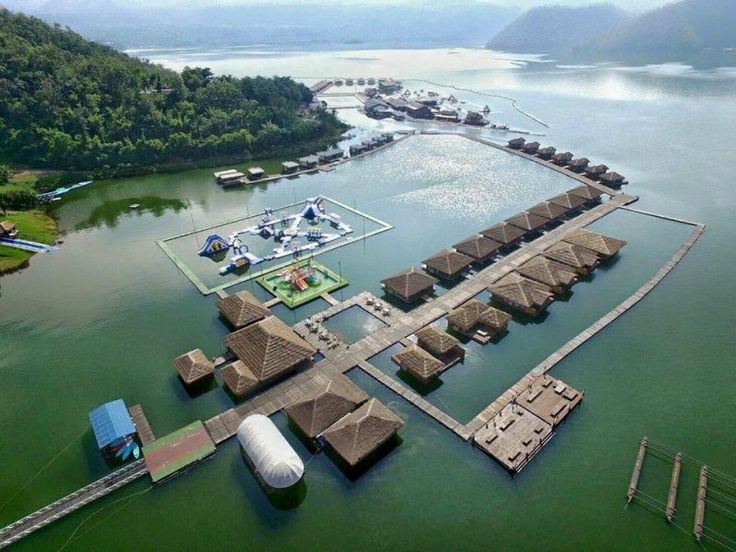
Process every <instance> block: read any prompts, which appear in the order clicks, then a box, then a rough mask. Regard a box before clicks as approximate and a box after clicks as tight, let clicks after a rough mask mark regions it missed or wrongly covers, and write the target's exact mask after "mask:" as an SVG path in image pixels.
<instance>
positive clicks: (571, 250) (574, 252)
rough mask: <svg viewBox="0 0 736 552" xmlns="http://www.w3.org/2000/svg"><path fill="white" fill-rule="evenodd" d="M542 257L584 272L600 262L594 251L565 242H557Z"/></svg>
mask: <svg viewBox="0 0 736 552" xmlns="http://www.w3.org/2000/svg"><path fill="white" fill-rule="evenodd" d="M542 255H544V256H545V257H547V258H548V259H552V260H553V261H557V262H559V263H562V264H566V265H568V266H571V267H573V268H576V269H585V271H586V272H587V271H590V270H592V269H594V268H595V267H596V266H598V263H599V262H600V260H599V259H598V256H597V255H596V254H595V252H594V251H591V250H590V249H588V248H587V247H580V246H579V245H573V244H571V243H567V242H565V241H561V242H557V243H556V244H554V245H553V246H552V247H550V248H549V249H547V250H546V251H545V252H544V253H542Z"/></svg>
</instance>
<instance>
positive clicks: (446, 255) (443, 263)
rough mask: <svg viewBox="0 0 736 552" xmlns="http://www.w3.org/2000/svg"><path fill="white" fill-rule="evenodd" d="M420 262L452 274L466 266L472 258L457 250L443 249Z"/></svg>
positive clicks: (449, 274) (470, 262)
mask: <svg viewBox="0 0 736 552" xmlns="http://www.w3.org/2000/svg"><path fill="white" fill-rule="evenodd" d="M422 262H423V263H424V264H425V265H427V266H428V267H429V268H433V269H434V270H436V271H437V272H440V273H442V274H446V275H448V276H453V275H455V274H457V273H458V272H461V271H462V270H464V269H466V268H468V267H469V266H470V265H471V264H472V263H473V259H472V258H470V257H468V256H467V255H463V254H462V253H458V252H457V251H450V250H445V251H440V252H439V253H437V254H436V255H433V256H432V257H430V258H429V259H425V260H424V261H422Z"/></svg>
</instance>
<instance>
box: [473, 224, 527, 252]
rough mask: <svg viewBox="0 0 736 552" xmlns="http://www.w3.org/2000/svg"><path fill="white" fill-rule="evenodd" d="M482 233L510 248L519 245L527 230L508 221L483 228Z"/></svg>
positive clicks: (485, 236)
mask: <svg viewBox="0 0 736 552" xmlns="http://www.w3.org/2000/svg"><path fill="white" fill-rule="evenodd" d="M481 235H482V236H483V237H484V238H488V239H489V240H493V241H496V242H498V243H500V244H501V245H502V246H503V247H504V248H510V247H513V246H515V245H517V244H518V243H519V242H520V241H521V240H522V239H523V238H524V236H525V235H526V231H525V230H523V229H521V228H519V227H518V226H514V225H513V224H509V223H508V222H500V223H498V224H494V225H493V226H491V227H490V228H486V229H485V230H483V231H482V232H481Z"/></svg>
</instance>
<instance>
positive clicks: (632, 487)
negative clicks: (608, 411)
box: [627, 437, 649, 502]
mask: <svg viewBox="0 0 736 552" xmlns="http://www.w3.org/2000/svg"><path fill="white" fill-rule="evenodd" d="M648 445H649V440H648V439H647V438H646V437H644V438H642V440H641V444H640V445H639V454H637V455H636V463H635V464H634V470H633V471H632V472H631V481H630V482H629V492H628V493H627V496H628V498H629V502H631V501H632V500H634V497H635V496H636V489H637V487H638V486H639V476H640V475H641V467H642V465H643V464H644V455H645V454H646V452H647V446H648Z"/></svg>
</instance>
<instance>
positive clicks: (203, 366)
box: [174, 349, 215, 384]
mask: <svg viewBox="0 0 736 552" xmlns="http://www.w3.org/2000/svg"><path fill="white" fill-rule="evenodd" d="M174 366H175V367H176V370H177V372H179V376H181V379H182V380H183V381H184V383H186V384H190V383H194V382H196V381H199V380H201V379H202V378H206V377H208V376H211V375H212V374H214V372H215V366H214V364H212V362H210V360H209V359H208V358H207V357H206V356H205V354H204V353H203V352H202V349H194V350H192V351H189V352H188V353H184V354H183V355H181V356H180V357H177V358H175V359H174Z"/></svg>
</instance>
